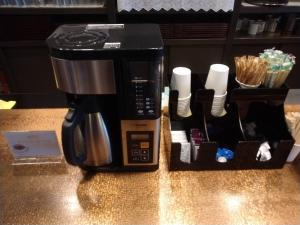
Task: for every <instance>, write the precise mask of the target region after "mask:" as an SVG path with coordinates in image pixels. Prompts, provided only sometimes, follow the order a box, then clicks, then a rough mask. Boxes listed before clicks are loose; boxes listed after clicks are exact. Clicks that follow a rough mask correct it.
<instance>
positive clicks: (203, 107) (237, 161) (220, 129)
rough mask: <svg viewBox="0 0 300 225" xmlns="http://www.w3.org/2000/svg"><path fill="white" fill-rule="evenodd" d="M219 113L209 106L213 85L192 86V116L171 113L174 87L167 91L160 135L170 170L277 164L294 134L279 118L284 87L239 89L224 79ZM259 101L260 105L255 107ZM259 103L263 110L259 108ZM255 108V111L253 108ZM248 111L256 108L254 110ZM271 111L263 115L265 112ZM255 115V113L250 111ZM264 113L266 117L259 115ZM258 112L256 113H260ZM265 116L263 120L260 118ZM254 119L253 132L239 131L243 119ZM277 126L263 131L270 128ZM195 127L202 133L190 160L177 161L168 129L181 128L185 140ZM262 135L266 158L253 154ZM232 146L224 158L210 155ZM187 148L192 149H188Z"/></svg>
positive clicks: (244, 122) (177, 147) (281, 162)
mask: <svg viewBox="0 0 300 225" xmlns="http://www.w3.org/2000/svg"><path fill="white" fill-rule="evenodd" d="M230 86H231V88H229V90H228V95H227V100H226V103H225V109H226V111H227V114H226V115H225V116H223V117H213V116H212V115H211V107H212V101H213V96H214V91H213V90H206V89H204V87H203V85H199V83H198V87H200V88H199V89H194V90H193V88H192V98H191V111H192V116H190V117H187V118H182V117H180V116H178V115H177V104H178V103H177V98H178V92H177V91H171V92H170V96H169V118H167V119H166V120H165V122H164V131H165V141H166V143H167V149H168V154H169V157H168V160H169V169H170V170H241V169H277V168H282V167H283V165H284V163H285V161H286V158H287V157H288V154H289V152H290V150H291V149H292V147H293V144H294V140H293V138H292V136H291V135H290V134H289V131H288V129H287V126H286V124H285V118H284V110H283V104H284V100H285V97H286V95H287V92H288V89H287V88H278V89H270V88H263V87H261V88H257V89H241V88H238V87H236V86H235V85H230ZM260 107H261V108H262V109H261V110H260ZM264 107H265V108H267V109H268V110H264ZM259 110H260V111H259ZM253 112H261V114H262V115H261V116H259V114H257V113H256V114H255V113H253ZM262 112H263V113H262ZM269 113H271V115H270V116H269V117H268V114H269ZM255 115H256V116H255ZM265 117H268V120H265V119H264V118H265ZM261 118H262V119H261ZM264 121H265V122H267V123H266V124H265V122H264ZM251 122H252V123H255V124H256V123H258V124H257V131H258V133H257V135H254V136H253V137H249V136H248V134H247V133H245V126H246V125H247V123H251ZM272 126H273V127H274V128H275V129H278V132H276V131H275V132H271V131H269V132H266V131H268V130H272V129H271V128H272ZM195 128H196V129H199V130H200V131H201V133H202V134H203V136H204V139H205V140H204V141H202V142H201V143H200V148H199V150H198V154H197V157H196V158H195V159H194V160H193V158H194V155H195V154H191V162H190V163H186V162H183V161H181V159H180V158H181V143H176V142H172V138H171V131H176V130H184V131H185V133H186V136H187V138H188V141H189V142H190V141H191V140H190V130H191V129H195ZM264 141H269V142H270V147H271V149H270V152H271V156H272V158H271V159H270V160H268V161H264V162H263V161H259V160H257V153H258V150H259V148H260V146H261V144H262V143H263V142H264ZM224 147H225V148H226V149H230V150H232V152H233V154H234V157H233V159H231V160H228V161H227V162H225V163H224V162H219V161H217V158H216V153H217V151H218V148H224ZM191 152H192V153H193V152H194V151H193V150H192V149H191Z"/></svg>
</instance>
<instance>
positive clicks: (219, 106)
mask: <svg viewBox="0 0 300 225" xmlns="http://www.w3.org/2000/svg"><path fill="white" fill-rule="evenodd" d="M226 96H227V91H226V93H225V94H224V95H215V96H214V100H213V103H212V107H211V114H212V115H213V116H216V117H222V116H224V115H226V110H225V109H224V104H225V101H226Z"/></svg>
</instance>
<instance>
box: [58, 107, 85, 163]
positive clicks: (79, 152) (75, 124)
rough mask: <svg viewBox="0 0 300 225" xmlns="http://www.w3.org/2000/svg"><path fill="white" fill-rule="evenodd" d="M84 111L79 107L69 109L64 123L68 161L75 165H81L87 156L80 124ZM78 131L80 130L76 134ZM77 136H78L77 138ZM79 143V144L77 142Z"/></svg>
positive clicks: (65, 151)
mask: <svg viewBox="0 0 300 225" xmlns="http://www.w3.org/2000/svg"><path fill="white" fill-rule="evenodd" d="M83 119H84V112H83V111H82V110H81V109H80V107H78V108H75V109H74V108H71V109H69V111H68V113H67V115H66V116H65V120H64V122H63V125H62V146H63V151H64V155H65V158H66V161H67V162H68V163H69V164H71V165H74V166H78V165H81V164H82V163H83V162H84V161H85V160H86V158H87V154H86V150H85V149H84V143H83V138H82V137H80V136H81V130H80V128H79V125H80V124H81V121H82V120H83ZM76 132H80V133H79V135H78V134H77V135H76ZM76 137H77V138H76ZM75 143H77V144H75Z"/></svg>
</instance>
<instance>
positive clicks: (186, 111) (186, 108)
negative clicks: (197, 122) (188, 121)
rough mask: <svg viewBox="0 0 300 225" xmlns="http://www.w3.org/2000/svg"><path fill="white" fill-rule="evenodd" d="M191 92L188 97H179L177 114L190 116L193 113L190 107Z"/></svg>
mask: <svg viewBox="0 0 300 225" xmlns="http://www.w3.org/2000/svg"><path fill="white" fill-rule="evenodd" d="M191 96H192V95H191V94H190V96H188V97H187V98H178V105H177V115H178V116H181V117H189V116H191V115H192V112H191V108H190V101H191Z"/></svg>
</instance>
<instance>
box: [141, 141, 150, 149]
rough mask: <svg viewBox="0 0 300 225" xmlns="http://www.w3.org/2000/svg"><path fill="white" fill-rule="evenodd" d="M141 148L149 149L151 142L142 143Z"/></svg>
mask: <svg viewBox="0 0 300 225" xmlns="http://www.w3.org/2000/svg"><path fill="white" fill-rule="evenodd" d="M140 147H141V148H149V142H141V144H140Z"/></svg>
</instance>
